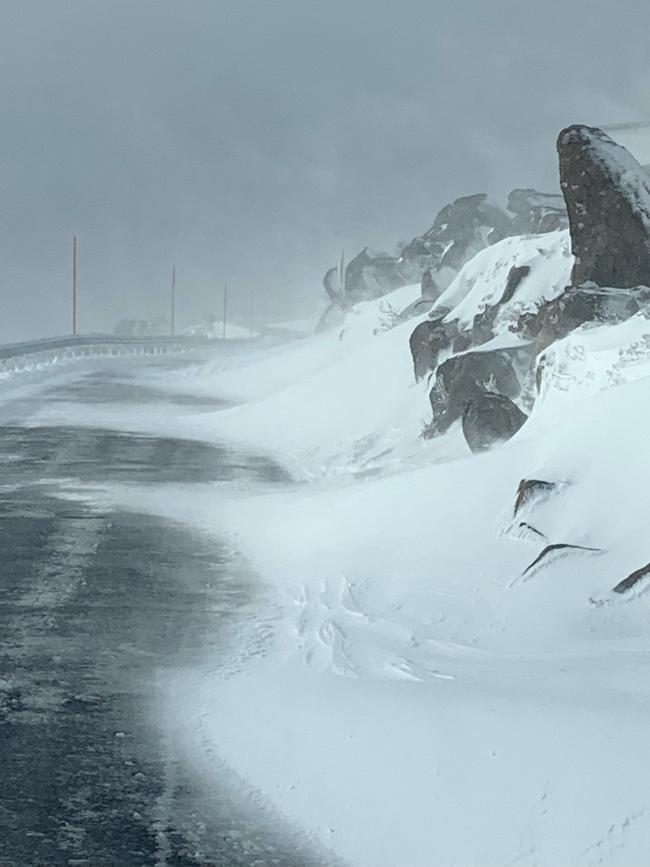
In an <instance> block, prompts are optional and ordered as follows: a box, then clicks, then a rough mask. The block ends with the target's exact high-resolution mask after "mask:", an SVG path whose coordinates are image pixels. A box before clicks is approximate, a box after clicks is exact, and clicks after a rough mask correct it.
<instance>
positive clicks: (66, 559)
mask: <svg viewBox="0 0 650 867" xmlns="http://www.w3.org/2000/svg"><path fill="white" fill-rule="evenodd" d="M188 363H190V359H185V360H183V361H179V360H178V359H176V360H174V359H171V358H166V359H160V358H159V359H148V360H147V359H140V360H137V361H134V360H133V359H131V360H129V362H128V367H127V365H126V363H125V362H119V361H103V362H100V361H90V362H80V363H79V364H78V365H76V366H75V367H74V368H70V367H69V368H67V369H66V370H64V371H61V370H59V371H56V370H54V371H53V370H50V371H49V372H47V373H45V374H39V375H33V374H32V375H28V379H29V376H31V382H29V383H28V387H23V386H21V388H20V390H19V392H18V393H17V394H14V399H13V400H12V399H11V398H10V399H9V400H6V401H5V402H4V404H3V405H2V406H0V464H1V467H2V476H1V478H0V494H1V496H0V546H1V555H2V556H1V560H0V865H2V867H40V865H43V867H46V865H47V867H56V865H59V864H61V865H91V867H103V865H107V867H108V865H110V867H130V865H158V867H163V865H169V867H171V865H174V867H190V865H258V867H261V865H267V864H268V865H271V864H280V865H282V867H291V865H296V867H297V865H300V867H303V865H308V864H324V863H326V862H325V860H323V858H322V856H320V855H318V856H316V855H315V854H314V853H313V852H312V851H310V847H309V844H308V842H307V841H306V840H305V839H304V838H302V837H300V836H299V835H298V834H296V833H294V832H293V831H292V830H290V829H288V828H286V827H285V826H284V825H283V824H282V822H281V821H279V820H278V818H277V817H276V816H274V815H273V814H272V813H271V812H270V811H269V810H268V809H266V808H264V807H263V806H262V805H261V804H260V803H258V802H256V800H255V799H254V798H252V797H251V795H250V793H249V792H247V791H246V789H245V787H244V786H242V785H240V784H239V782H238V781H237V780H235V779H234V778H233V776H232V775H231V774H229V772H227V771H226V769H225V768H223V769H221V773H220V775H219V778H217V779H216V780H215V776H214V767H213V768H212V771H211V774H210V778H209V779H207V777H206V778H205V779H201V778H200V775H199V774H198V772H197V771H196V768H195V767H192V768H190V765H189V764H188V763H186V761H185V760H184V756H183V752H182V748H181V746H180V743H181V741H182V738H181V737H180V735H179V737H178V739H177V740H176V739H175V734H174V727H173V725H172V724H171V723H169V719H168V717H169V714H168V713H167V711H168V708H167V707H166V700H165V695H166V691H165V684H166V682H167V677H168V675H169V677H171V676H172V674H173V676H174V677H178V672H179V669H182V668H183V667H187V668H188V669H192V668H193V667H196V666H200V665H202V664H204V660H205V659H206V658H208V657H209V658H210V659H211V660H214V659H219V658H220V659H222V660H223V662H224V665H228V664H233V663H232V662H229V660H230V659H231V649H232V647H233V645H234V642H235V637H237V640H238V641H239V643H242V641H243V639H242V635H243V634H244V633H246V631H247V629H248V630H249V631H250V633H251V635H253V636H254V635H255V625H254V624H255V619H254V617H253V616H252V615H253V612H254V611H255V605H256V599H257V596H258V595H259V594H260V590H259V588H258V585H257V583H256V582H255V581H254V576H252V575H250V574H248V573H247V571H246V568H245V567H244V566H243V565H242V564H239V563H237V561H236V560H235V559H234V556H233V555H231V554H230V553H229V552H228V550H226V549H225V548H224V546H222V545H220V544H219V543H218V542H217V541H215V540H214V538H213V539H212V540H208V539H206V538H203V537H202V536H200V535H199V534H198V533H193V532H192V531H191V530H188V529H186V528H182V527H180V526H179V525H178V524H174V523H172V522H165V521H164V520H162V519H159V518H154V517H151V516H147V515H145V514H136V513H128V512H126V511H120V510H115V509H112V508H110V507H90V506H88V505H87V504H84V503H83V502H81V501H80V500H76V501H75V500H74V499H71V498H70V495H69V493H68V494H67V495H66V494H65V492H64V491H63V488H64V487H65V486H66V485H67V486H68V487H69V486H70V485H73V484H76V485H82V486H84V485H85V486H87V485H92V484H96V483H97V484H101V483H103V482H111V483H124V484H131V483H136V484H139V485H146V486H150V487H151V488H154V487H155V486H157V485H160V484H162V483H164V484H166V485H171V486H174V485H178V486H180V485H183V486H188V485H193V484H197V483H202V482H206V481H220V482H223V483H224V484H230V483H233V484H236V483H241V482H244V483H247V484H252V485H260V486H263V485H267V486H268V485H272V484H274V483H277V482H279V481H283V480H284V475H283V471H282V470H281V469H280V468H279V467H278V466H276V465H275V464H273V462H271V461H269V460H267V459H264V458H260V457H255V456H253V455H244V456H242V455H236V454H234V453H233V452H232V451H228V450H226V449H219V448H216V447H212V446H209V445H206V444H203V443H200V442H193V441H188V440H183V439H179V438H174V437H171V436H169V437H164V436H159V437H154V436H145V435H142V434H140V435H137V434H132V433H128V432H127V433H125V432H119V431H117V430H111V429H98V428H91V427H83V426H79V425H77V424H73V423H71V424H69V425H67V426H48V425H44V424H41V423H36V424H37V426H34V422H33V419H34V416H35V414H36V413H38V412H42V410H43V408H44V407H48V406H51V405H52V404H54V403H56V404H58V405H60V406H77V407H78V408H80V409H83V408H84V407H83V405H86V406H85V410H86V411H87V412H91V410H92V406H93V405H95V404H102V406H103V408H104V409H106V407H107V406H108V405H110V406H111V407H112V408H113V410H115V411H116V412H119V413H121V415H122V417H123V419H124V418H126V419H127V421H128V415H129V413H130V412H131V411H132V410H133V409H135V408H136V407H137V408H138V409H140V410H142V408H143V407H147V406H149V407H152V408H156V407H157V409H158V411H159V412H168V413H169V414H170V417H171V416H173V415H174V414H175V413H178V412H179V410H180V407H181V406H182V407H184V408H185V409H186V410H187V409H188V406H189V407H190V408H191V410H192V411H193V412H196V413H199V412H201V411H207V410H214V409H215V407H216V406H217V405H218V401H215V400H213V399H210V398H205V399H195V400H193V399H192V398H189V397H188V396H181V395H174V394H170V393H164V392H161V391H157V390H154V389H152V388H149V387H147V386H146V385H142V384H138V382H137V381H136V378H135V376H136V375H137V372H138V371H143V370H148V371H151V368H152V366H154V367H157V368H162V369H163V370H164V369H165V368H170V370H171V369H174V370H176V371H177V370H178V368H180V367H182V366H183V365H185V364H188ZM134 365H135V366H134ZM39 377H40V378H39ZM30 418H31V419H32V422H30ZM214 761H215V762H216V761H218V757H215V758H214Z"/></svg>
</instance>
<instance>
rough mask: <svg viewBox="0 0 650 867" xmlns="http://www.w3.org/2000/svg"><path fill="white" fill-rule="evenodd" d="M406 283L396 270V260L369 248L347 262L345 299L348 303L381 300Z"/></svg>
mask: <svg viewBox="0 0 650 867" xmlns="http://www.w3.org/2000/svg"><path fill="white" fill-rule="evenodd" d="M407 282H408V281H407V280H405V279H404V275H403V274H402V273H400V270H399V269H398V268H397V258H396V257H395V256H389V255H388V254H387V253H378V252H376V251H375V250H371V249H370V247H364V249H363V250H362V251H361V252H360V253H359V255H358V256H355V257H354V259H352V260H351V261H350V262H348V264H347V267H346V269H345V287H344V291H345V299H346V301H347V302H348V303H352V304H355V303H357V302H358V301H368V300H370V299H372V298H381V297H382V295H387V294H388V293H389V292H392V291H393V290H394V289H399V287H400V286H404V285H405V284H406V283H407Z"/></svg>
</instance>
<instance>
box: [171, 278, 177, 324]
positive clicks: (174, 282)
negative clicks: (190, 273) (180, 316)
mask: <svg viewBox="0 0 650 867" xmlns="http://www.w3.org/2000/svg"><path fill="white" fill-rule="evenodd" d="M171 304H172V315H171V320H172V337H173V336H174V332H175V331H176V265H174V266H173V268H172V298H171Z"/></svg>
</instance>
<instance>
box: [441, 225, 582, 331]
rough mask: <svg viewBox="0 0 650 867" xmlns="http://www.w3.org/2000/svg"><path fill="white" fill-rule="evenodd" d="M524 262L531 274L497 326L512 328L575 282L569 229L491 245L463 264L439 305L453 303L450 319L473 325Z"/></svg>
mask: <svg viewBox="0 0 650 867" xmlns="http://www.w3.org/2000/svg"><path fill="white" fill-rule="evenodd" d="M523 266H528V267H529V268H530V273H529V274H528V276H526V277H524V279H523V280H522V282H521V283H520V284H519V286H518V287H517V290H516V292H515V294H514V297H513V298H512V300H511V301H509V302H508V303H506V304H504V305H502V307H501V309H500V311H499V314H498V317H497V322H496V323H495V328H496V330H506V329H507V326H508V325H509V324H510V323H511V322H513V321H514V320H516V318H517V317H518V316H520V315H521V314H522V313H526V312H529V311H532V310H534V309H535V307H536V306H537V305H538V304H540V303H541V302H543V301H549V300H551V299H552V298H556V297H557V296H558V295H560V294H561V293H562V292H563V291H564V289H565V288H566V286H568V285H569V283H570V277H571V269H572V267H573V256H572V255H571V238H570V236H569V232H568V230H560V231H557V232H548V233H545V234H543V235H526V236H514V237H511V238H504V239H503V240H502V241H499V242H498V243H496V244H493V245H492V246H491V247H487V248H486V249H485V250H482V251H481V252H480V253H478V254H477V255H476V256H475V257H474V258H473V259H470V261H469V262H467V264H465V265H464V266H463V268H461V270H460V271H459V272H458V275H457V276H456V279H455V280H454V281H453V283H452V284H451V285H450V286H449V288H448V289H447V290H446V291H445V292H444V293H443V294H442V295H441V296H440V298H439V299H438V301H437V302H436V307H449V308H451V312H450V313H449V314H448V315H447V317H446V319H447V321H448V322H451V321H453V320H458V321H459V324H460V325H461V327H466V326H468V325H471V323H472V320H473V318H474V316H476V315H477V314H478V313H483V312H484V311H485V309H486V308H487V307H489V306H491V305H493V304H497V303H498V302H499V301H500V300H501V297H502V295H503V293H504V291H505V288H506V282H507V280H508V274H509V273H510V269H511V268H521V267H523Z"/></svg>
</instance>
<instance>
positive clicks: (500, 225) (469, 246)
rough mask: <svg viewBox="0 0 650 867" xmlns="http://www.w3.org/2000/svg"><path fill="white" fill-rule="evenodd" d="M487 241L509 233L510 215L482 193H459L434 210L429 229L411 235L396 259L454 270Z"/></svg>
mask: <svg viewBox="0 0 650 867" xmlns="http://www.w3.org/2000/svg"><path fill="white" fill-rule="evenodd" d="M491 233H494V234H493V236H492V237H491V239H490V240H491V241H494V240H500V239H501V238H504V237H506V236H507V235H509V234H512V231H511V228H510V218H509V217H508V215H507V214H506V213H505V211H504V210H502V209H501V208H499V207H497V206H496V205H493V204H491V203H490V202H489V201H488V197H487V195H486V194H485V193H478V194H476V195H474V196H463V197H461V198H460V199H456V201H454V202H451V203H450V204H449V205H445V207H444V208H443V209H442V210H441V211H440V212H439V213H438V215H437V216H436V218H435V220H434V222H433V225H432V226H431V228H430V229H429V230H428V231H427V232H425V233H424V235H420V236H419V237H417V238H414V239H413V240H412V241H411V242H410V244H407V245H406V247H404V249H403V250H402V256H401V260H400V262H401V263H402V264H404V265H406V264H410V265H411V266H415V268H416V269H420V272H422V271H424V270H425V269H427V268H431V270H432V272H433V277H434V279H435V275H436V272H439V271H441V270H442V269H443V268H451V269H452V270H453V271H458V270H459V269H460V268H461V267H462V266H463V265H464V264H465V262H467V261H468V260H469V259H471V257H472V256H473V255H475V254H476V253H478V251H479V250H482V249H483V248H484V247H486V246H487V238H488V236H489V235H490V234H491Z"/></svg>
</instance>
